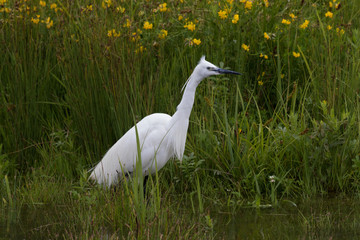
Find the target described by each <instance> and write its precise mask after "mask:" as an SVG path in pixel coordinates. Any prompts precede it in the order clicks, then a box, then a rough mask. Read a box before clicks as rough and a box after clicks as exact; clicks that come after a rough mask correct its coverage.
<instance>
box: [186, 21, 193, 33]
mask: <svg viewBox="0 0 360 240" xmlns="http://www.w3.org/2000/svg"><path fill="white" fill-rule="evenodd" d="M184 28H187V29H189V30H190V31H194V30H195V24H194V23H193V22H188V23H186V24H185V25H184Z"/></svg>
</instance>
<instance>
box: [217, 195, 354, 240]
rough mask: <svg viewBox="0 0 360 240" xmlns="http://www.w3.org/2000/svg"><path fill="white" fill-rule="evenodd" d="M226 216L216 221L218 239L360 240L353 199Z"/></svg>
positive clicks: (314, 201)
mask: <svg viewBox="0 0 360 240" xmlns="http://www.w3.org/2000/svg"><path fill="white" fill-rule="evenodd" d="M224 215H225V213H224V214H223V216H224ZM227 215H228V216H227V217H223V218H220V219H219V222H218V223H217V224H216V226H217V229H215V231H216V232H218V233H219V236H218V237H219V238H220V239H221V238H223V239H360V205H359V204H358V200H354V199H347V198H326V199H324V198H317V199H312V200H311V199H310V200H306V201H302V202H300V203H297V204H296V205H294V204H291V203H290V202H284V203H282V204H280V206H279V207H275V208H272V207H266V206H265V207H263V208H243V209H240V210H238V211H237V212H235V213H227Z"/></svg>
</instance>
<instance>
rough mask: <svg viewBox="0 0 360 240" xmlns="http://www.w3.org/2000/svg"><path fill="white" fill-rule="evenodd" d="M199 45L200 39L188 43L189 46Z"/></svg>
mask: <svg viewBox="0 0 360 240" xmlns="http://www.w3.org/2000/svg"><path fill="white" fill-rule="evenodd" d="M200 43H201V40H200V39H196V38H194V39H193V40H191V42H190V45H194V44H195V45H200Z"/></svg>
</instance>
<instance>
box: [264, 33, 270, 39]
mask: <svg viewBox="0 0 360 240" xmlns="http://www.w3.org/2000/svg"><path fill="white" fill-rule="evenodd" d="M264 38H266V39H267V40H269V39H270V36H269V34H267V33H266V32H264Z"/></svg>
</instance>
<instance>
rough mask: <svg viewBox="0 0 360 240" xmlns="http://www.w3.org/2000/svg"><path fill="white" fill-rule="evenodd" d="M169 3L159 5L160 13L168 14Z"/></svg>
mask: <svg viewBox="0 0 360 240" xmlns="http://www.w3.org/2000/svg"><path fill="white" fill-rule="evenodd" d="M166 5H167V3H163V4H160V5H159V10H160V12H166V11H167V10H168V9H167V7H166Z"/></svg>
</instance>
